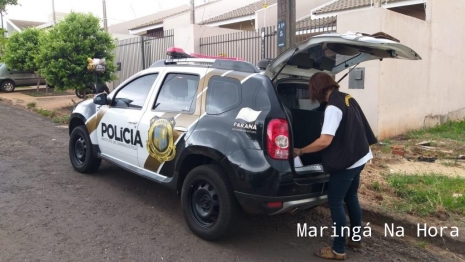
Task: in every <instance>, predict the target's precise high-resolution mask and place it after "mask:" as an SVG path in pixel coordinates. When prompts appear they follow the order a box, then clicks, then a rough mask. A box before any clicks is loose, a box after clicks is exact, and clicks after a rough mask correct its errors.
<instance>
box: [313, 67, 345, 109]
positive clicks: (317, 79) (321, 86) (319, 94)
mask: <svg viewBox="0 0 465 262" xmlns="http://www.w3.org/2000/svg"><path fill="white" fill-rule="evenodd" d="M308 88H309V91H310V99H311V100H312V102H315V101H318V102H321V101H323V99H324V98H325V94H326V92H327V91H328V90H331V89H333V90H334V89H339V84H338V83H336V81H334V79H333V78H332V77H331V76H330V75H328V74H326V73H323V72H318V73H316V74H314V75H313V76H312V77H311V78H310V81H309V82H308Z"/></svg>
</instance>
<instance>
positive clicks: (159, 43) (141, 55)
mask: <svg viewBox="0 0 465 262" xmlns="http://www.w3.org/2000/svg"><path fill="white" fill-rule="evenodd" d="M172 46H174V30H168V31H165V32H160V34H158V35H155V36H153V35H152V36H140V37H135V38H130V39H124V40H120V41H118V42H117V47H116V49H115V54H116V57H115V62H116V63H117V64H118V67H119V68H120V69H119V71H118V72H117V76H118V79H117V80H115V81H113V87H114V88H116V87H117V86H118V85H119V84H121V83H122V82H124V81H125V80H126V79H128V78H129V77H131V76H132V75H134V74H135V73H137V72H139V71H141V70H144V69H146V68H149V67H150V66H151V65H152V64H153V63H154V62H156V61H158V60H160V59H166V58H167V57H168V56H167V55H166V50H167V49H168V47H172Z"/></svg>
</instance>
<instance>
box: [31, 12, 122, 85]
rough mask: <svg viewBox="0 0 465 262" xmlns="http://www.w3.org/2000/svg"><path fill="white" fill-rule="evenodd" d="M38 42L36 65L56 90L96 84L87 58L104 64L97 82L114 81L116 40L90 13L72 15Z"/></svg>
mask: <svg viewBox="0 0 465 262" xmlns="http://www.w3.org/2000/svg"><path fill="white" fill-rule="evenodd" d="M41 42H42V44H41V50H40V55H39V56H38V59H37V62H38V63H39V65H40V68H41V73H42V74H43V75H44V76H45V79H47V82H49V83H50V84H51V85H53V86H55V88H56V89H58V90H63V89H77V90H85V87H86V85H87V84H89V83H95V82H96V78H95V75H94V74H93V73H89V72H88V71H87V65H88V64H87V60H88V59H89V58H99V59H102V58H104V59H105V61H106V70H105V72H104V73H102V74H100V75H99V77H98V81H99V83H101V84H104V83H105V82H109V81H112V80H114V79H116V77H115V74H114V73H115V72H116V65H115V63H114V59H115V55H114V54H113V50H114V49H115V48H116V45H115V41H114V39H112V37H111V35H110V34H109V33H108V32H106V31H104V30H103V29H102V28H101V27H100V21H99V19H98V18H97V17H95V16H93V15H92V14H82V13H75V12H72V13H71V14H69V15H68V16H67V17H66V18H65V19H64V20H62V21H60V22H59V23H58V24H57V25H56V26H55V27H54V28H52V29H51V30H50V31H49V32H48V33H47V34H46V35H45V37H43V38H42V41H41Z"/></svg>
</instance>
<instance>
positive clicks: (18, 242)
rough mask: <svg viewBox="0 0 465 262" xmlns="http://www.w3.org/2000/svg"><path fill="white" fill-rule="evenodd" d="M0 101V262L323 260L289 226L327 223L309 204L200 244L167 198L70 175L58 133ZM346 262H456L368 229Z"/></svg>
mask: <svg viewBox="0 0 465 262" xmlns="http://www.w3.org/2000/svg"><path fill="white" fill-rule="evenodd" d="M56 126H57V125H56V124H54V123H52V122H51V121H50V120H49V119H46V118H43V117H41V116H39V115H37V114H35V113H32V112H29V111H26V110H24V109H22V108H18V107H12V106H9V105H5V104H4V103H1V102H0V181H1V182H0V261H104V260H105V261H107V260H108V261H266V262H269V261H286V262H291V261H323V260H319V259H317V258H316V257H314V256H313V255H312V252H313V250H315V249H317V248H319V247H322V246H323V244H330V243H331V240H330V238H329V237H328V236H326V237H316V238H311V237H308V238H299V237H297V236H296V229H297V223H307V224H308V225H313V226H317V227H318V226H330V219H329V214H328V210H327V209H326V208H324V207H319V208H316V209H313V210H310V211H303V212H301V213H297V214H295V215H294V216H291V215H281V216H276V217H262V216H245V218H244V219H243V220H242V221H243V222H242V225H241V227H240V229H239V230H238V232H236V234H235V235H234V236H232V237H231V238H229V239H225V240H222V241H219V242H206V241H203V240H201V239H199V238H197V237H196V236H195V235H193V234H192V233H191V232H190V231H189V229H188V228H187V227H186V225H185V223H184V219H183V217H182V212H181V207H180V200H179V197H178V196H177V195H176V193H175V192H174V191H171V190H169V189H167V188H165V187H163V186H161V185H158V184H156V183H154V182H151V181H149V180H147V179H144V178H141V177H138V176H136V175H133V174H130V173H128V172H126V171H124V170H122V169H120V168H118V167H116V166H114V165H112V164H109V163H107V162H103V164H102V166H101V168H100V169H99V171H98V173H96V174H92V175H82V174H79V173H77V172H75V171H74V170H73V169H72V167H71V165H70V163H69V158H68V130H67V129H65V128H61V127H60V128H59V127H56ZM365 245H366V249H364V250H360V251H356V250H348V251H347V256H348V261H370V262H371V261H459V260H458V258H457V256H454V255H453V254H450V253H447V252H446V251H442V250H438V249H435V248H433V247H431V248H428V249H425V248H423V247H422V244H421V243H417V241H416V240H415V239H413V240H410V241H408V239H398V238H390V237H385V236H384V234H381V233H379V232H377V231H375V230H374V231H373V233H372V236H371V237H369V238H366V239H365Z"/></svg>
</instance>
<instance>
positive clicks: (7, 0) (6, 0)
mask: <svg viewBox="0 0 465 262" xmlns="http://www.w3.org/2000/svg"><path fill="white" fill-rule="evenodd" d="M17 4H18V0H0V11H5V8H6V6H7V5H17Z"/></svg>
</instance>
